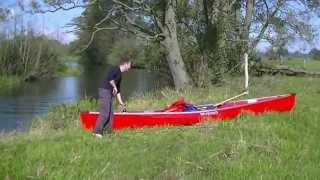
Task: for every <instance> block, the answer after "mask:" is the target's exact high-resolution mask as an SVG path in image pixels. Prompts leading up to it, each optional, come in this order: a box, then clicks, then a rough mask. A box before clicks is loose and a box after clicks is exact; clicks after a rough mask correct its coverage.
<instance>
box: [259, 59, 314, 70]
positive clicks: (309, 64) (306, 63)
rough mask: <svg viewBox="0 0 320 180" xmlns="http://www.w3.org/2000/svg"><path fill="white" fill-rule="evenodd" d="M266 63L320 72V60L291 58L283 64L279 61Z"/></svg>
mask: <svg viewBox="0 0 320 180" xmlns="http://www.w3.org/2000/svg"><path fill="white" fill-rule="evenodd" d="M264 62H267V63H268V64H270V65H274V66H279V65H285V66H289V67H291V68H296V69H305V70H307V71H314V72H320V60H313V59H309V58H289V59H287V60H284V61H282V62H280V61H278V60H264Z"/></svg>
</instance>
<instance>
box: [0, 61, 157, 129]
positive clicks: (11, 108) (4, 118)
mask: <svg viewBox="0 0 320 180" xmlns="http://www.w3.org/2000/svg"><path fill="white" fill-rule="evenodd" d="M71 66H78V65H77V64H71ZM107 68H108V67H97V66H93V67H87V68H85V69H84V71H83V73H82V74H81V75H80V76H68V77H58V78H55V79H50V80H42V81H36V82H32V83H26V84H24V85H22V86H20V87H17V88H14V89H10V91H6V92H3V93H1V94H0V132H10V131H13V130H18V131H23V130H25V129H27V127H28V125H29V124H30V123H31V121H32V119H33V118H35V117H36V116H39V115H45V114H46V113H47V112H48V106H49V105H52V104H60V103H66V102H74V101H77V100H80V99H83V98H85V97H94V98H97V97H98V87H99V85H100V83H101V80H102V79H103V77H104V76H105V73H106V71H107ZM157 79H158V76H157V75H155V74H154V73H150V72H146V71H144V70H131V71H130V72H125V73H124V74H123V78H122V84H121V93H122V94H123V96H124V98H125V99H126V98H128V97H129V96H131V95H133V94H139V93H144V92H148V91H152V90H154V89H155V88H157V86H158V84H157V83H156V82H158V80H157Z"/></svg>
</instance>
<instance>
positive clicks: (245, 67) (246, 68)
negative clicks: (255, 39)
mask: <svg viewBox="0 0 320 180" xmlns="http://www.w3.org/2000/svg"><path fill="white" fill-rule="evenodd" d="M244 78H245V84H244V89H245V90H246V91H247V92H248V93H249V91H248V88H249V72H248V54H247V53H244Z"/></svg>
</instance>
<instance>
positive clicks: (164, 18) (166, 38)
mask: <svg viewBox="0 0 320 180" xmlns="http://www.w3.org/2000/svg"><path fill="white" fill-rule="evenodd" d="M106 2H108V3H109V4H110V8H108V9H107V11H106V12H105V13H104V17H103V18H101V19H99V20H98V22H97V23H95V24H94V25H93V26H91V27H88V28H91V29H92V35H91V37H90V40H89V42H88V45H87V46H85V47H84V49H87V48H89V47H90V45H91V44H92V42H93V40H94V38H95V35H96V34H97V33H98V32H100V31H105V30H120V31H123V32H127V33H130V34H133V35H135V36H138V37H140V38H145V39H148V40H153V41H157V42H159V43H160V44H162V45H163V46H164V47H165V49H166V51H167V55H166V59H167V63H168V65H169V68H170V72H171V75H172V77H173V81H174V84H175V87H176V88H177V89H181V88H184V87H186V86H188V85H189V84H190V83H191V81H190V77H189V74H188V72H187V70H186V68H185V63H184V61H183V59H182V56H181V52H180V47H179V43H178V37H177V24H176V1H175V0H166V1H162V0H154V1H152V0H141V1H139V0H134V1H125V0H123V1H120V0H110V1H106ZM96 3H99V1H97V0H91V1H85V0H83V1H81V2H79V1H76V0H52V1H43V2H42V3H36V2H33V5H32V7H33V8H32V9H33V12H41V13H45V12H55V11H57V10H61V9H62V10H69V9H72V8H77V7H86V8H88V7H89V6H92V5H94V4H96ZM45 8H47V9H45ZM102 9H103V8H102Z"/></svg>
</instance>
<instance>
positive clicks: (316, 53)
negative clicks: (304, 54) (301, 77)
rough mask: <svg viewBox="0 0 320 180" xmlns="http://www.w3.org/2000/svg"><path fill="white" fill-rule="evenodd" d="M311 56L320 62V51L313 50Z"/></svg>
mask: <svg viewBox="0 0 320 180" xmlns="http://www.w3.org/2000/svg"><path fill="white" fill-rule="evenodd" d="M309 55H311V56H312V58H313V59H314V60H320V50H319V49H317V48H313V49H312V50H311V51H310V52H309Z"/></svg>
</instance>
